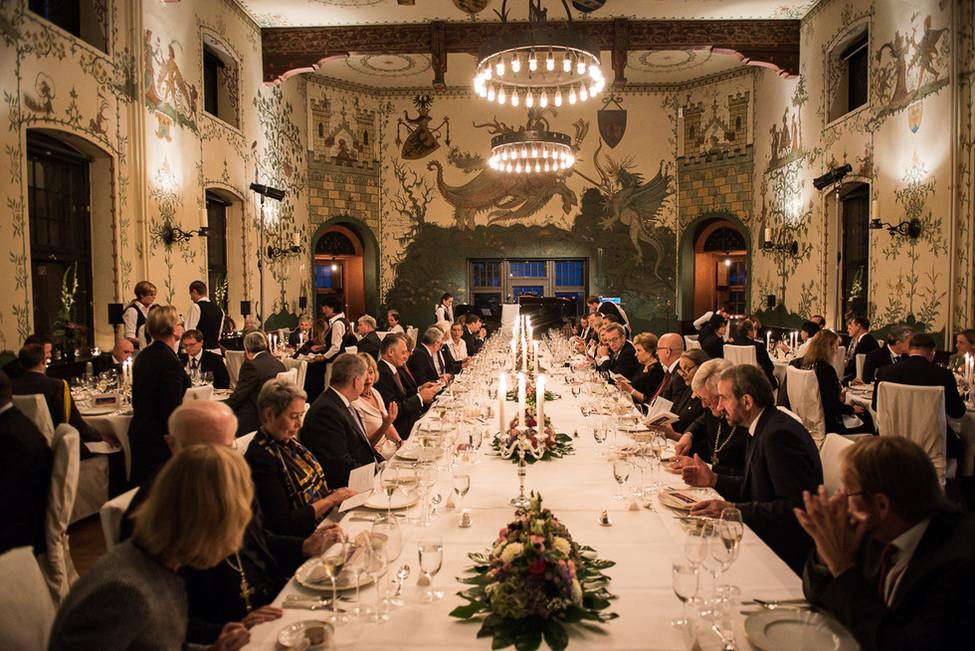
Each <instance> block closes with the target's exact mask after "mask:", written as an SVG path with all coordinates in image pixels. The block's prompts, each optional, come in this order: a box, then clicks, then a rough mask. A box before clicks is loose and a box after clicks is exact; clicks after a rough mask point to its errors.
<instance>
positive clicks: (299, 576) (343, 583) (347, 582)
mask: <svg viewBox="0 0 975 651" xmlns="http://www.w3.org/2000/svg"><path fill="white" fill-rule="evenodd" d="M295 581H297V582H298V585H300V586H302V587H304V588H308V589H309V590H328V591H331V590H332V582H331V581H329V579H328V577H327V576H326V575H325V569H324V568H323V567H322V559H321V558H320V557H318V556H313V557H312V558H309V559H308V560H307V561H305V562H304V563H302V564H301V567H299V568H298V569H297V570H296V571H295ZM370 583H372V577H371V576H370V575H369V574H367V573H365V572H360V573H359V581H358V585H359V587H362V586H364V585H369V584H370ZM335 587H336V588H337V589H339V590H351V589H352V588H355V587H356V581H355V575H353V574H352V573H351V572H349V571H348V569H344V570H342V573H341V574H339V578H338V580H337V581H336V582H335Z"/></svg>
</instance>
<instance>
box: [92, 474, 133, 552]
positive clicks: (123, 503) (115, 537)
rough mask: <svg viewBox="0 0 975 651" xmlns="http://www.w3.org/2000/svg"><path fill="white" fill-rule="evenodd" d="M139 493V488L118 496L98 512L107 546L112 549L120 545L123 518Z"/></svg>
mask: <svg viewBox="0 0 975 651" xmlns="http://www.w3.org/2000/svg"><path fill="white" fill-rule="evenodd" d="M138 491H139V489H138V487H136V488H133V489H132V490H128V491H126V492H124V493H122V494H121V495H116V496H115V497H113V498H112V499H110V500H108V501H107V502H105V503H104V504H103V505H102V508H101V509H99V511H98V518H99V520H101V523H102V533H103V534H105V545H106V546H107V547H108V549H111V548H112V547H114V546H115V545H117V544H119V542H120V541H119V538H120V537H121V531H122V518H123V517H124V516H125V511H126V510H127V509H128V508H129V504H131V503H132V498H134V497H135V494H136V493H137V492H138Z"/></svg>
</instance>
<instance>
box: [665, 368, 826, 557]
mask: <svg viewBox="0 0 975 651" xmlns="http://www.w3.org/2000/svg"><path fill="white" fill-rule="evenodd" d="M718 398H719V403H718V404H719V406H720V407H721V408H723V409H724V411H725V413H726V414H727V415H728V422H729V423H730V424H731V425H732V426H735V427H739V426H740V427H746V428H748V433H749V434H750V435H751V441H750V442H749V444H748V448H747V452H746V454H745V470H744V475H743V476H733V475H724V474H720V473H715V472H713V471H712V470H711V469H710V468H708V467H707V465H706V464H705V463H704V461H702V460H701V458H700V457H699V456H697V455H695V456H694V459H693V461H691V462H689V463H687V464H685V465H684V466H683V467H682V468H681V474H682V475H683V478H684V481H685V482H687V483H688V484H690V485H691V486H712V487H714V488H715V489H716V490H717V491H718V492H719V493H720V494H721V496H722V497H723V498H725V499H723V500H706V501H704V502H699V503H698V504H696V505H695V506H694V507H693V508H692V509H691V514H692V515H701V516H708V517H713V518H717V517H720V515H721V511H722V510H724V509H726V508H729V507H735V508H737V509H739V510H740V511H741V515H742V519H743V520H744V522H745V524H747V525H748V526H749V527H750V528H751V529H752V530H753V531H755V533H756V534H758V537H759V538H761V539H762V540H763V541H764V542H765V544H766V545H768V546H769V547H771V548H772V551H774V552H775V553H776V554H778V556H779V558H781V559H782V560H783V561H785V562H786V564H787V565H788V566H789V567H790V568H792V570H793V571H794V572H795V573H796V574H799V573H800V572H801V571H802V566H803V564H804V563H805V562H806V557H807V556H808V555H809V552H810V551H812V548H813V541H812V538H810V537H809V536H808V535H806V533H805V532H804V531H803V530H802V527H800V526H799V523H798V522H797V521H796V518H795V515H794V513H793V509H795V508H797V507H799V506H802V494H803V491H812V490H815V489H816V487H817V486H819V485H820V484H822V483H823V465H822V462H821V461H820V459H819V450H817V449H816V444H815V443H814V442H813V440H812V436H810V435H809V432H808V431H807V430H806V428H805V427H803V425H802V423H800V422H799V421H798V420H796V419H795V418H793V417H792V416H790V415H789V414H787V413H785V412H783V411H779V410H778V409H777V408H776V407H775V400H774V398H773V395H772V387H771V385H770V384H769V383H768V379H767V378H766V377H765V374H764V373H762V370H761V369H758V368H755V367H754V366H751V365H746V364H740V365H738V366H733V367H731V368H730V369H728V370H726V371H724V372H723V373H722V374H721V378H720V379H719V380H718ZM726 500H727V501H726Z"/></svg>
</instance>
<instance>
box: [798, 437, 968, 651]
mask: <svg viewBox="0 0 975 651" xmlns="http://www.w3.org/2000/svg"><path fill="white" fill-rule="evenodd" d="M840 477H841V479H842V482H843V488H842V490H840V491H839V492H838V493H837V494H836V495H834V496H832V497H830V496H829V495H828V494H827V493H826V490H825V489H824V488H823V487H820V489H819V492H818V494H807V495H806V503H805V509H804V510H800V509H796V516H797V517H798V519H799V523H800V524H801V525H802V527H803V528H804V529H805V530H806V532H808V533H809V535H810V536H812V539H813V540H814V541H815V544H816V553H815V554H813V555H812V556H811V557H810V558H809V561H808V562H807V564H806V567H805V572H804V574H803V582H802V583H803V585H802V587H803V592H805V595H806V598H807V599H808V600H809V602H810V603H813V604H815V605H816V606H818V607H821V608H823V609H825V610H827V611H829V612H830V613H831V614H832V615H833V616H835V617H836V618H837V619H838V620H839V621H840V622H841V623H842V624H843V625H844V626H845V627H846V628H847V630H848V631H850V633H852V634H853V636H854V637H855V638H856V640H857V642H859V643H860V646H861V647H862V648H863V649H864V651H886V650H887V649H965V648H970V646H971V643H972V639H971V626H970V617H971V612H972V595H971V590H972V585H973V584H975V545H973V544H972V541H973V540H975V521H973V520H972V518H971V516H968V515H965V514H963V513H961V512H960V511H958V510H957V509H955V508H954V507H953V506H951V505H950V504H948V503H947V502H946V501H945V499H944V494H943V492H942V490H941V485H940V483H939V481H938V475H937V473H936V472H935V469H934V466H933V465H932V463H931V460H930V459H929V458H928V456H927V454H926V453H925V452H924V450H922V449H921V448H920V447H919V446H918V445H917V444H915V443H913V442H911V441H909V440H907V439H904V438H900V437H896V436H881V437H878V438H872V437H871V438H867V439H860V440H859V441H857V442H856V443H855V444H854V445H853V446H851V447H848V448H846V450H844V452H843V457H842V461H841V466H840Z"/></svg>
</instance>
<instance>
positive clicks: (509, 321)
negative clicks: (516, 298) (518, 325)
mask: <svg viewBox="0 0 975 651" xmlns="http://www.w3.org/2000/svg"><path fill="white" fill-rule="evenodd" d="M520 314H521V306H520V305H518V304H517V303H504V304H503V305H502V306H501V327H502V328H511V327H513V326H514V325H515V321H517V320H518V316H519V315H520Z"/></svg>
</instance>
